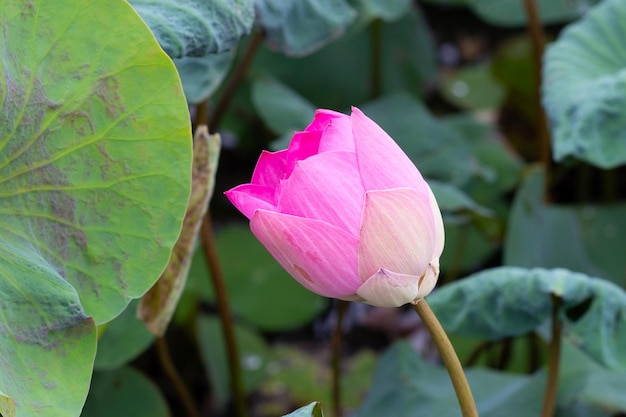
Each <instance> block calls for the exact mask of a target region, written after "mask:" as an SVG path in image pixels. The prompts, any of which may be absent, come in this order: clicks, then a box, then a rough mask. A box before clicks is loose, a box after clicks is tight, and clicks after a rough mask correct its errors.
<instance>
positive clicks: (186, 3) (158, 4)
mask: <svg viewBox="0 0 626 417" xmlns="http://www.w3.org/2000/svg"><path fill="white" fill-rule="evenodd" d="M129 1H130V3H131V4H132V5H133V7H134V8H135V10H137V13H139V14H140V15H141V17H142V18H143V19H144V20H145V21H146V23H147V24H148V26H150V29H152V31H153V32H154V34H155V36H156V37H157V39H158V40H159V43H160V44H161V47H162V48H163V49H164V50H165V52H167V54H168V55H169V56H170V57H172V58H182V57H201V56H205V55H207V54H216V53H220V52H225V51H229V50H231V49H232V48H233V47H234V46H235V45H236V44H237V42H238V41H239V39H240V38H241V37H243V36H245V35H247V34H249V33H250V31H251V30H252V24H253V23H254V1H253V0H211V1H208V0H129Z"/></svg>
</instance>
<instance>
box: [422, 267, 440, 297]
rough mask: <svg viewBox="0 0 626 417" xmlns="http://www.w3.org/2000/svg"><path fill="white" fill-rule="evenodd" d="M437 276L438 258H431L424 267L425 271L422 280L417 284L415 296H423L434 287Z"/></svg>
mask: <svg viewBox="0 0 626 417" xmlns="http://www.w3.org/2000/svg"><path fill="white" fill-rule="evenodd" d="M438 278H439V258H437V259H436V260H433V261H432V262H431V263H430V265H428V268H426V273H425V274H424V276H423V277H422V280H421V282H420V285H419V289H418V291H417V298H424V297H426V296H427V295H428V294H430V293H431V291H432V290H433V289H434V288H435V285H436V284H437V279H438Z"/></svg>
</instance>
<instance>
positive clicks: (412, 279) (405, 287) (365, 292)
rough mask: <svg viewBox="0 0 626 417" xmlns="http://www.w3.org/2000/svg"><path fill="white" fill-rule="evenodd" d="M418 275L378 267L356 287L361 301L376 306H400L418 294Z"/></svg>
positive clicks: (409, 301) (410, 301) (412, 299)
mask: <svg viewBox="0 0 626 417" xmlns="http://www.w3.org/2000/svg"><path fill="white" fill-rule="evenodd" d="M418 283H419V277H416V276H413V275H406V274H398V273H395V272H392V271H389V270H385V269H382V268H381V269H379V270H378V272H376V273H375V274H374V275H372V276H371V277H369V278H368V279H367V280H366V281H365V282H364V283H363V284H361V286H360V287H359V288H358V289H357V291H356V294H357V295H358V296H359V297H361V298H363V300H364V301H363V302H364V303H366V304H370V305H373V306H376V307H400V306H403V305H405V304H408V303H412V302H414V301H415V299H416V298H417V296H418V286H419V285H418Z"/></svg>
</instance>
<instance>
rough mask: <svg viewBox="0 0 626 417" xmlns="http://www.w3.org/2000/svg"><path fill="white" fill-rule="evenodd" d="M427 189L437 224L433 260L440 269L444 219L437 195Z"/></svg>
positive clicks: (443, 241)
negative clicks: (435, 260)
mask: <svg viewBox="0 0 626 417" xmlns="http://www.w3.org/2000/svg"><path fill="white" fill-rule="evenodd" d="M427 188H428V198H429V201H430V208H431V210H432V213H433V220H434V222H435V249H434V250H433V259H437V267H439V266H438V265H439V257H440V256H441V254H442V253H443V245H444V243H445V231H444V228H443V219H442V218H441V210H439V205H438V204H437V199H436V198H435V195H434V194H433V192H432V190H431V189H430V187H427ZM437 271H439V270H437Z"/></svg>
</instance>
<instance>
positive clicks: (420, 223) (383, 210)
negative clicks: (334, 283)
mask: <svg viewBox="0 0 626 417" xmlns="http://www.w3.org/2000/svg"><path fill="white" fill-rule="evenodd" d="M435 239H436V238H435V224H434V221H433V215H432V211H431V205H430V201H429V199H428V194H426V193H425V194H420V193H419V192H418V191H416V190H414V189H412V188H396V189H393V190H383V191H368V192H366V193H365V204H364V207H363V216H362V220H361V234H360V237H359V276H360V277H361V279H362V280H363V281H365V280H366V279H368V278H369V277H370V276H372V275H374V274H375V273H376V272H377V271H378V270H379V269H385V270H387V271H392V272H395V273H397V274H405V275H414V276H418V277H420V276H422V274H423V273H424V272H425V271H426V267H427V266H428V264H429V262H430V261H431V259H432V257H433V250H434V248H435V244H436V242H435Z"/></svg>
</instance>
